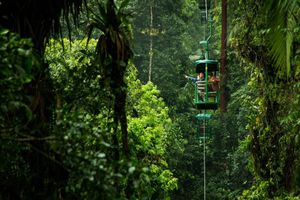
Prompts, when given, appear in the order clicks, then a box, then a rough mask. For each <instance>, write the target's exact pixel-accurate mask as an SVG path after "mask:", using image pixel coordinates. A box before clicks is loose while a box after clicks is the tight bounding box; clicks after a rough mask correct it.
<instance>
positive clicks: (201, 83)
mask: <svg viewBox="0 0 300 200" xmlns="http://www.w3.org/2000/svg"><path fill="white" fill-rule="evenodd" d="M185 78H187V79H189V80H191V81H193V82H194V83H196V84H197V88H198V94H199V96H200V97H201V98H202V101H204V99H205V77H204V73H203V72H200V73H199V74H198V76H197V77H191V76H187V75H185Z"/></svg>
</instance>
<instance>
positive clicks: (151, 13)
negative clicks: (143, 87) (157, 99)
mask: <svg viewBox="0 0 300 200" xmlns="http://www.w3.org/2000/svg"><path fill="white" fill-rule="evenodd" d="M152 31H153V1H151V2H150V28H149V38H150V48H149V67H148V69H149V71H148V81H149V82H150V81H151V75H152V63H153V37H152Z"/></svg>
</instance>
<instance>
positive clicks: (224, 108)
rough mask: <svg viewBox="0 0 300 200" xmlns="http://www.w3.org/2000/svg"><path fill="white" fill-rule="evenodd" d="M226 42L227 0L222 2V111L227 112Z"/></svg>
mask: <svg viewBox="0 0 300 200" xmlns="http://www.w3.org/2000/svg"><path fill="white" fill-rule="evenodd" d="M226 42H227V0H222V34H221V78H222V85H221V111H222V112H226V98H225V97H226V90H225V86H226V70H225V68H226Z"/></svg>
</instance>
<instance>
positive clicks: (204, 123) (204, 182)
mask: <svg viewBox="0 0 300 200" xmlns="http://www.w3.org/2000/svg"><path fill="white" fill-rule="evenodd" d="M205 114H206V111H204V115H205ZM205 143H206V118H205V117H204V120H203V199H204V200H206V150H205V146H206V145H205Z"/></svg>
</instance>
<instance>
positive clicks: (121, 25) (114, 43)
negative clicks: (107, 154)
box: [88, 0, 132, 159]
mask: <svg viewBox="0 0 300 200" xmlns="http://www.w3.org/2000/svg"><path fill="white" fill-rule="evenodd" d="M128 3H129V0H125V1H123V2H122V3H121V5H120V7H119V8H117V6H116V5H115V3H114V1H113V0H108V1H107V2H106V5H105V6H104V5H103V4H101V3H98V11H99V14H96V13H93V12H92V11H91V12H92V14H93V17H92V21H91V23H90V24H89V26H88V31H89V34H88V35H89V38H90V37H91V34H92V32H93V30H94V29H98V30H99V31H100V32H101V35H100V37H99V39H98V43H97V47H96V51H97V56H96V62H97V63H98V65H100V67H103V72H104V78H105V79H106V80H107V81H109V84H110V88H111V91H112V93H113V95H114V122H115V128H114V136H113V137H114V139H113V140H114V144H115V145H116V146H118V140H117V138H116V137H117V129H118V124H119V123H120V125H121V131H122V143H123V150H124V154H125V155H126V157H128V156H129V144H128V131H127V117H126V109H125V107H126V96H127V91H126V84H125V82H124V75H125V71H126V66H127V64H128V61H129V59H130V58H131V57H132V50H131V48H130V43H129V40H130V35H131V34H130V29H129V23H128V19H127V18H128V15H129V14H128V13H125V10H124V9H125V7H126V6H127V5H128ZM116 154H117V153H116ZM118 157H119V156H118V155H117V156H116V159H118Z"/></svg>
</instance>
